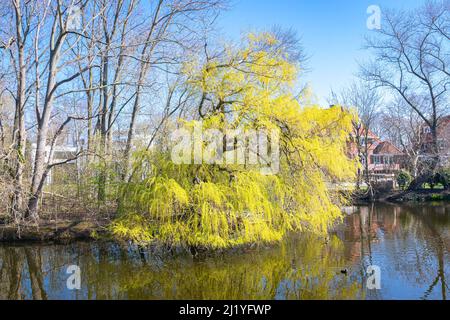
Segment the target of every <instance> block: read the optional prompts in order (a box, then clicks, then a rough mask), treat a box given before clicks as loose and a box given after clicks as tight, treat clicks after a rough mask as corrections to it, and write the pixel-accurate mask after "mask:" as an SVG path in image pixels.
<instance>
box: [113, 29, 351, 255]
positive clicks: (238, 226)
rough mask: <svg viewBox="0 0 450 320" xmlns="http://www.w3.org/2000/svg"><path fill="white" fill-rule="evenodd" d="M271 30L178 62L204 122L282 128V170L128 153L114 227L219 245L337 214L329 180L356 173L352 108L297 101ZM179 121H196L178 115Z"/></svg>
mask: <svg viewBox="0 0 450 320" xmlns="http://www.w3.org/2000/svg"><path fill="white" fill-rule="evenodd" d="M279 44H280V43H279V40H278V39H277V38H276V37H275V36H274V35H272V34H269V33H263V34H259V35H253V34H251V35H249V36H248V39H247V41H246V42H245V44H244V45H243V46H242V48H239V49H236V48H226V49H225V53H224V54H223V55H221V56H217V55H215V56H216V57H215V58H211V57H209V56H208V58H206V60H205V61H203V62H199V61H202V59H201V58H199V57H193V59H192V62H191V63H187V64H186V65H185V67H184V69H183V70H184V73H185V74H186V76H187V78H188V85H189V86H190V87H191V89H192V91H193V92H195V93H197V94H198V96H199V97H200V98H199V100H200V102H199V104H198V107H197V108H198V110H197V111H198V113H199V114H200V116H201V118H202V125H203V129H212V128H214V129H219V130H221V131H223V132H225V131H226V130H251V129H252V130H261V129H264V130H267V131H271V132H272V131H275V132H276V133H277V134H278V136H279V137H280V142H279V144H280V171H279V172H278V173H277V174H276V175H263V174H262V173H261V170H260V168H259V167H258V166H250V165H224V164H201V165H200V164H198V165H194V164H192V165H175V164H174V163H173V162H172V161H171V158H170V154H168V153H167V152H163V151H158V150H162V148H155V149H154V150H153V151H152V152H145V151H141V152H136V153H135V155H134V170H133V172H134V174H133V177H132V179H131V181H130V182H129V183H128V184H127V185H125V186H124V187H123V192H122V199H121V209H120V212H121V215H120V217H119V218H118V219H117V220H116V221H115V222H114V224H113V226H112V231H113V233H114V234H115V235H117V236H119V237H123V238H127V239H131V240H133V241H135V242H138V243H160V244H166V245H169V246H174V245H175V246H177V245H186V246H190V247H207V248H226V247H231V246H237V245H242V244H248V243H261V242H269V243H270V242H275V241H279V240H280V239H282V237H283V236H284V235H285V234H286V232H288V231H302V230H312V231H314V232H318V233H325V232H326V231H327V230H328V227H329V226H330V224H331V223H333V222H334V221H335V220H336V219H337V218H339V217H340V216H341V212H340V210H339V204H340V202H341V201H342V200H343V199H341V198H340V197H339V196H338V195H337V193H335V192H333V191H332V188H331V186H332V185H336V184H337V183H339V182H342V181H349V180H352V179H354V175H355V172H356V166H357V163H356V162H354V161H351V160H349V159H348V157H347V156H346V153H345V148H346V141H347V137H348V136H349V133H350V131H351V129H352V120H353V116H352V115H351V114H350V113H348V112H346V111H344V110H343V109H341V108H340V107H333V108H329V109H322V108H319V107H318V106H308V107H303V106H301V105H299V102H298V100H297V99H296V98H295V97H294V94H293V91H294V90H293V85H294V83H295V80H296V78H297V74H298V70H299V68H298V66H297V65H296V64H295V63H292V62H291V61H290V60H289V56H288V54H287V53H285V52H284V51H283V46H281V45H279ZM183 122H184V125H185V127H186V128H187V129H192V127H194V122H192V121H187V120H185V121H183Z"/></svg>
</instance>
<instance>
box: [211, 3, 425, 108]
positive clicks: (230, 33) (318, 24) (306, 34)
mask: <svg viewBox="0 0 450 320" xmlns="http://www.w3.org/2000/svg"><path fill="white" fill-rule="evenodd" d="M232 1H233V3H232V5H231V8H230V9H229V10H228V11H226V12H225V13H224V14H223V15H222V16H221V18H220V19H219V25H220V28H221V31H222V33H223V34H224V35H225V36H226V37H228V38H231V39H239V38H240V36H241V34H242V32H245V31H254V30H264V29H269V28H270V27H271V26H273V25H279V26H282V27H285V28H292V29H294V30H296V31H297V32H298V34H299V35H300V36H301V38H302V42H303V46H304V47H305V50H306V52H307V53H308V55H309V56H310V57H311V58H310V60H309V62H308V67H309V68H310V69H311V70H310V72H309V73H308V74H307V75H306V81H307V82H308V83H309V84H310V86H311V88H312V90H313V92H314V93H315V95H316V96H317V97H318V99H319V102H320V103H322V104H324V103H326V97H328V96H329V93H330V90H331V88H333V89H334V90H335V91H337V90H339V88H341V87H342V86H345V85H346V84H348V83H350V82H351V81H352V79H353V77H354V74H355V73H356V72H357V71H358V63H357V61H363V60H364V59H366V58H367V57H368V53H367V52H366V51H365V50H363V49H362V45H363V43H364V35H365V34H368V33H369V32H370V30H368V29H367V27H366V21H367V19H368V17H369V14H367V8H368V7H369V6H370V5H378V6H379V7H380V8H381V10H383V8H404V9H407V8H410V7H417V6H419V5H421V4H422V3H423V2H424V0H340V1H339V0H232ZM381 23H383V21H381Z"/></svg>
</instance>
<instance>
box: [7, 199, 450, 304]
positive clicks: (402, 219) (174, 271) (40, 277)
mask: <svg viewBox="0 0 450 320" xmlns="http://www.w3.org/2000/svg"><path fill="white" fill-rule="evenodd" d="M353 209H354V210H352V211H353V213H350V214H348V215H347V216H346V218H345V219H344V222H343V223H342V224H339V225H338V226H336V228H335V229H334V230H333V232H332V234H331V236H330V240H329V241H328V242H325V241H324V240H323V239H321V238H318V237H316V236H313V235H306V234H303V235H293V236H290V237H288V238H287V239H286V240H285V241H284V242H283V243H281V244H280V245H277V246H274V247H271V248H263V247H260V248H256V249H252V250H250V249H248V250H244V251H242V250H240V251H239V252H228V253H223V254H217V255H214V256H211V257H205V258H203V259H200V260H194V259H192V258H191V257H190V256H189V255H187V254H176V255H175V256H171V255H166V256H161V255H158V254H156V253H149V252H147V251H143V250H142V249H139V248H135V247H131V246H130V247H124V246H121V245H119V244H113V243H98V242H94V243H74V244H70V245H44V246H42V245H24V246H12V245H2V246H0V299H446V297H447V296H448V292H449V288H448V283H447V279H448V277H449V267H448V262H449V249H450V248H449V245H450V234H449V225H450V206H443V205H439V206H406V205H401V206H393V205H385V204H374V205H372V206H368V207H358V208H353ZM70 265H78V266H79V267H80V270H81V290H74V291H72V290H69V289H67V286H66V281H67V279H68V277H69V276H70V275H68V274H66V270H67V267H68V266H70ZM370 265H378V266H379V267H380V269H381V272H382V273H381V286H382V288H381V290H367V288H366V278H367V276H366V270H367V267H368V266H370ZM343 269H345V270H348V272H347V273H342V272H341V270H343Z"/></svg>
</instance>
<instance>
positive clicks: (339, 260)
mask: <svg viewBox="0 0 450 320" xmlns="http://www.w3.org/2000/svg"><path fill="white" fill-rule="evenodd" d="M117 254H118V255H121V254H120V253H117ZM88 257H90V258H88ZM83 259H87V260H86V261H83V267H82V269H83V270H84V271H83V274H84V275H85V277H86V279H87V280H86V282H87V286H88V288H87V290H88V293H89V292H95V296H96V298H101V299H102V298H111V297H115V298H131V299H159V298H163V299H276V298H277V299H355V298H358V297H361V296H360V293H359V288H358V284H357V283H355V282H353V281H352V279H351V278H349V277H346V276H343V275H340V274H338V273H337V270H339V269H338V268H339V267H340V266H342V265H344V255H343V246H342V243H341V242H340V241H339V240H338V239H337V238H333V240H332V241H331V242H330V243H329V244H324V243H323V241H318V239H316V238H312V237H305V238H303V239H297V240H290V241H286V242H285V243H283V244H282V245H281V246H280V247H277V248H272V249H267V250H257V251H255V252H247V253H245V254H226V255H225V256H222V257H217V256H216V257H214V258H205V259H203V260H202V261H194V260H192V259H191V258H188V257H177V258H175V259H172V258H169V259H163V260H155V257H153V256H152V257H150V258H149V259H147V260H148V261H149V262H147V263H146V264H145V266H142V262H141V260H140V258H138V257H134V258H133V257H131V256H129V255H126V256H122V257H121V259H120V260H121V265H120V266H118V265H117V264H116V263H115V262H113V261H112V260H106V261H103V262H101V263H93V261H88V259H91V260H92V259H95V260H96V261H97V262H99V260H98V257H97V256H96V254H93V255H90V256H85V257H83ZM114 261H117V260H116V259H114ZM88 295H89V294H88Z"/></svg>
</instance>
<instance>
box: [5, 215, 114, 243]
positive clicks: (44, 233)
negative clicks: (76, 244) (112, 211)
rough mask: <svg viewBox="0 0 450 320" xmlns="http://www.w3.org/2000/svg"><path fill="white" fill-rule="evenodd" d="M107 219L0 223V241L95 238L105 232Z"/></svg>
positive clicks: (55, 240)
mask: <svg viewBox="0 0 450 320" xmlns="http://www.w3.org/2000/svg"><path fill="white" fill-rule="evenodd" d="M108 224H109V221H108V220H86V221H70V220H61V221H42V222H40V223H26V224H21V225H19V226H17V225H11V224H8V225H0V243H1V242H8V243H11V242H55V243H68V242H71V241H77V240H95V239H98V238H99V237H100V236H102V235H106V233H107V225H108Z"/></svg>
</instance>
